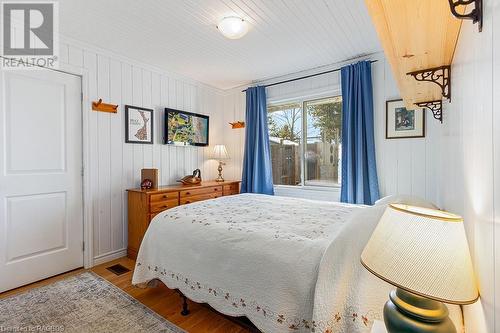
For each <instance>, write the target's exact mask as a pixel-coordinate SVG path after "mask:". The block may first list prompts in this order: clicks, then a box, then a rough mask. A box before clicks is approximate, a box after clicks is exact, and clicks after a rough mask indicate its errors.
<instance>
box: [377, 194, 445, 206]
mask: <svg viewBox="0 0 500 333" xmlns="http://www.w3.org/2000/svg"><path fill="white" fill-rule="evenodd" d="M391 203H400V204H406V205H411V206H417V207H425V208H431V209H439V208H438V207H437V206H436V205H434V204H433V203H432V202H430V201H427V200H425V199H423V198H420V197H417V196H414V195H407V194H396V195H388V196H385V197H383V198H380V199H378V200H377V201H375V206H383V205H388V204H391Z"/></svg>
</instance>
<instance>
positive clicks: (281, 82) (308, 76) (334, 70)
mask: <svg viewBox="0 0 500 333" xmlns="http://www.w3.org/2000/svg"><path fill="white" fill-rule="evenodd" d="M377 61H378V60H370V63H371V64H373V63H374V62H377ZM340 70H341V68H335V69H331V70H329V71H325V72H320V73H316V74H310V75H306V76H301V77H296V78H294V79H289V80H285V81H279V82H275V83H270V84H265V85H263V87H265V88H267V87H272V86H277V85H279V84H283V83H288V82H293V81H298V80H303V79H308V78H310V77H314V76H319V75H323V74H328V73H334V72H338V71H340ZM247 90H248V88H247V89H245V90H242V91H241V92H245V91H247Z"/></svg>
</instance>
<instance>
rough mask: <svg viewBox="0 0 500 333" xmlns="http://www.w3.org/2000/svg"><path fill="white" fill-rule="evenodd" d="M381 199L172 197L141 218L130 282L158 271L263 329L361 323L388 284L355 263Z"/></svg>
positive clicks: (358, 326) (345, 327) (346, 327)
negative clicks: (144, 224) (165, 206)
mask: <svg viewBox="0 0 500 333" xmlns="http://www.w3.org/2000/svg"><path fill="white" fill-rule="evenodd" d="M384 208H385V206H383V207H366V206H355V205H347V204H341V203H328V202H320V201H312V200H305V199H296V198H286V197H277V196H265V195H256V194H241V195H237V196H229V197H222V198H218V199H214V200H208V201H202V202H197V203H193V204H190V205H185V206H180V207H176V208H173V209H170V210H167V211H165V212H163V213H160V214H159V215H157V216H156V217H155V218H154V220H153V221H152V222H151V225H150V227H149V229H148V231H147V232H146V235H145V237H144V239H143V241H142V245H141V248H140V251H139V255H138V258H137V263H136V267H135V271H134V276H133V280H132V283H133V284H135V285H141V286H144V285H145V284H146V283H148V282H149V281H151V280H154V279H158V280H161V281H162V282H163V283H165V284H166V285H167V286H168V287H169V288H172V289H179V290H181V291H182V292H183V293H184V294H185V295H186V296H187V297H188V298H190V299H191V300H193V301H196V302H203V303H209V304H210V305H211V306H212V307H214V308H215V309H216V310H218V311H220V312H222V313H225V314H227V315H231V316H246V317H248V318H249V319H250V320H251V321H252V322H253V323H254V324H255V325H256V326H257V327H258V328H259V329H260V330H261V331H263V332H269V333H271V332H272V333H275V332H276V333H278V332H316V333H317V332H320V333H330V332H368V331H369V328H370V327H371V325H372V323H373V320H374V319H381V318H382V307H383V304H384V302H385V301H386V300H387V298H388V293H389V291H390V290H391V289H392V288H393V287H392V286H390V285H388V284H386V283H385V282H383V281H381V280H379V279H377V278H376V277H374V276H372V275H371V274H370V273H368V272H367V271H366V270H365V269H364V268H362V266H361V264H360V263H359V256H360V254H361V251H362V250H363V247H364V245H365V244H366V242H367V241H368V238H369V237H370V235H371V233H372V231H373V229H374V228H375V226H376V224H377V222H378V220H379V218H380V216H381V214H382V213H383V210H384ZM450 312H451V313H452V319H453V318H454V317H455V318H459V317H457V316H459V312H458V308H457V307H450ZM455 322H457V321H456V320H455ZM458 327H459V326H457V328H458Z"/></svg>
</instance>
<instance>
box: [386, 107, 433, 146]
mask: <svg viewBox="0 0 500 333" xmlns="http://www.w3.org/2000/svg"><path fill="white" fill-rule="evenodd" d="M423 137H425V110H424V109H415V110H408V109H407V108H406V106H405V104H404V103H403V100H402V99H395V100H390V101H387V102H386V105H385V138H386V139H403V138H406V139H407V138H423Z"/></svg>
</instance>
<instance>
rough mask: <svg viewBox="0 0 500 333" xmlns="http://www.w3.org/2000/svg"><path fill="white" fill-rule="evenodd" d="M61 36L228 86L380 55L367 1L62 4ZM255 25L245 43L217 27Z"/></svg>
mask: <svg viewBox="0 0 500 333" xmlns="http://www.w3.org/2000/svg"><path fill="white" fill-rule="evenodd" d="M59 4H60V15H59V16H60V30H61V33H62V35H64V36H67V37H70V38H74V39H78V40H81V41H84V42H87V43H90V44H93V45H95V46H98V47H101V48H104V49H109V50H112V51H114V52H116V53H119V54H123V55H125V56H128V57H130V58H132V59H136V60H139V61H142V62H144V63H148V64H151V65H155V66H158V67H161V68H164V69H165V70H169V71H172V72H176V73H179V74H182V75H185V76H188V77H191V78H193V79H196V80H198V81H201V82H204V83H207V84H209V85H212V86H215V87H218V88H221V89H229V88H232V87H235V86H239V85H242V84H246V83H249V82H251V81H255V80H260V79H265V78H269V77H276V76H280V75H285V74H289V73H294V72H298V71H301V70H306V69H311V68H314V67H319V66H323V65H328V64H332V63H335V62H339V61H344V60H347V59H350V58H354V57H357V56H360V55H365V54H370V53H373V52H377V51H380V50H381V47H380V44H379V42H378V39H377V35H376V32H375V29H374V27H373V25H372V23H371V19H370V17H369V15H368V12H367V9H366V7H365V4H364V2H363V0H182V1H179V0H144V1H136V0H106V1H102V0H71V1H66V0H65V1H60V2H59ZM231 15H238V16H241V17H243V18H244V19H246V20H247V21H248V22H249V24H250V31H249V33H248V34H247V35H246V36H245V37H243V38H242V39H240V40H229V39H225V38H224V37H223V36H222V35H221V34H220V33H219V32H218V31H217V29H216V27H215V26H216V24H217V22H218V21H219V20H220V19H221V18H223V17H225V16H231Z"/></svg>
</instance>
